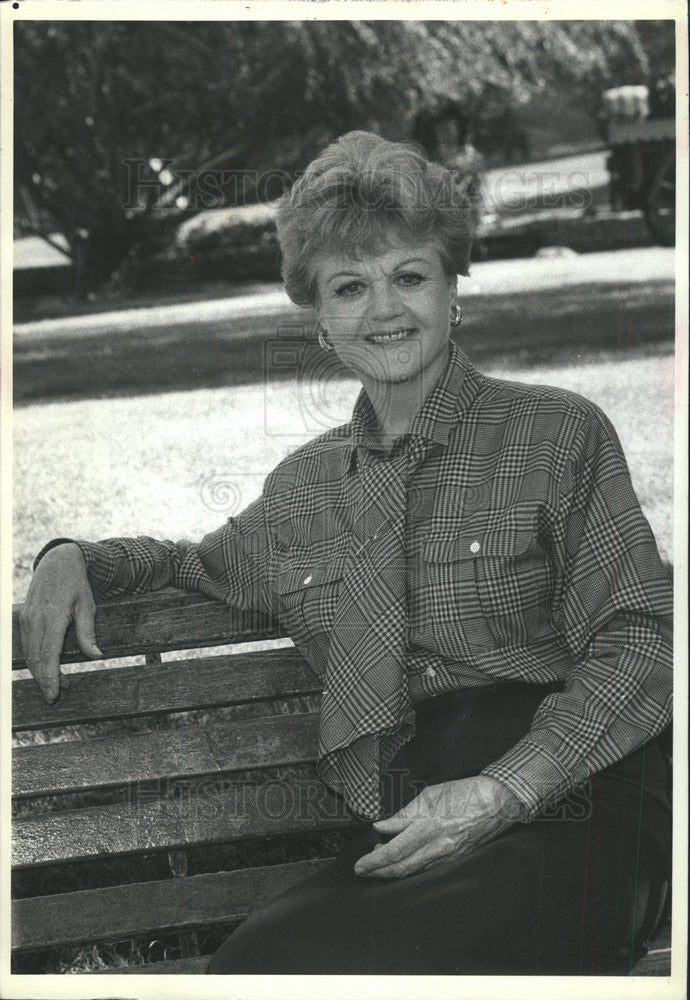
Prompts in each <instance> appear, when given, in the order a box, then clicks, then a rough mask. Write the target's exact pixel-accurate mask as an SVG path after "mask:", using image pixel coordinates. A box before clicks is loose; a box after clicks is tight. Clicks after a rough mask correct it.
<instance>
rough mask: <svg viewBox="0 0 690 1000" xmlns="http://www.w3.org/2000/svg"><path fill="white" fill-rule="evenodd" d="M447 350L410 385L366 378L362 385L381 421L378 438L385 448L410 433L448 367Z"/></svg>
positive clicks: (410, 381)
mask: <svg viewBox="0 0 690 1000" xmlns="http://www.w3.org/2000/svg"><path fill="white" fill-rule="evenodd" d="M449 351H450V346H449V347H448V349H447V350H444V351H442V352H441V353H440V354H439V355H438V357H437V358H434V359H433V361H432V362H431V363H430V364H429V365H428V366H426V367H424V368H423V369H422V370H421V371H420V372H419V374H418V375H417V376H416V377H415V378H414V379H410V380H409V381H406V382H378V381H377V380H375V379H368V378H363V379H362V385H363V386H364V389H365V391H366V393H367V396H368V397H369V399H370V401H371V405H372V407H373V409H374V412H375V413H376V419H377V422H378V428H379V431H378V438H379V441H380V442H381V444H382V445H383V446H384V447H386V446H387V447H390V446H392V444H393V441H394V440H395V439H396V438H399V437H402V436H403V434H407V432H408V431H409V429H410V427H411V425H412V421H413V420H414V418H415V417H416V416H417V414H418V413H419V411H420V410H421V408H422V406H423V405H424V403H425V402H426V400H427V398H428V396H429V395H430V394H431V392H432V391H433V390H434V388H435V387H436V386H437V385H438V382H439V380H440V379H441V376H442V375H443V373H444V371H445V370H446V366H447V364H448V354H449Z"/></svg>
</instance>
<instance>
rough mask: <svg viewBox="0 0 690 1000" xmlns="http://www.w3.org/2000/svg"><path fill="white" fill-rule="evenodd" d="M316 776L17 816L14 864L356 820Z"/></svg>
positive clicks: (205, 785) (277, 833)
mask: <svg viewBox="0 0 690 1000" xmlns="http://www.w3.org/2000/svg"><path fill="white" fill-rule="evenodd" d="M355 822H356V821H355V820H354V819H353V817H352V815H351V814H350V813H348V812H347V810H346V808H345V806H343V805H342V803H341V802H340V801H339V800H338V799H337V798H336V797H335V796H334V795H332V794H331V793H330V792H328V790H327V789H326V788H325V786H324V785H323V784H322V783H321V782H320V781H318V780H317V779H316V778H315V777H313V778H311V779H310V778H309V777H308V776H305V777H304V778H303V779H301V778H300V779H293V780H291V781H288V780H285V781H281V782H280V783H277V782H266V783H265V784H264V785H259V786H253V785H252V786H249V785H245V786H235V787H230V788H228V787H227V786H223V779H222V778H217V779H215V782H214V783H213V784H211V785H209V784H208V783H202V784H201V785H200V787H199V789H198V794H197V795H196V796H189V797H185V798H182V799H169V800H164V801H163V800H157V801H153V802H150V801H145V800H144V801H140V802H132V803H126V802H125V803H117V804H109V805H103V806H90V807H88V808H85V809H70V810H66V811H64V812H53V813H44V814H42V815H38V816H27V817H23V818H20V819H15V821H14V823H13V847H12V863H13V866H14V867H15V868H29V867H35V866H37V865H45V864H53V863H58V862H61V861H80V860H86V859H88V858H95V857H99V856H101V855H106V854H130V853H141V852H146V851H156V850H161V849H170V848H175V847H186V846H189V847H191V846H195V845H198V844H208V843H214V842H229V841H237V840H245V839H249V838H254V837H269V836H281V835H284V834H300V833H306V832H310V831H313V830H327V829H338V828H343V827H351V826H353V825H355Z"/></svg>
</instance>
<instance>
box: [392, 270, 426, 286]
mask: <svg viewBox="0 0 690 1000" xmlns="http://www.w3.org/2000/svg"><path fill="white" fill-rule="evenodd" d="M396 281H397V282H398V284H399V285H402V287H403V288H413V287H414V286H415V285H420V284H421V283H422V282H423V281H424V275H423V274H417V272H416V271H405V273H404V274H400V275H398V277H397V278H396Z"/></svg>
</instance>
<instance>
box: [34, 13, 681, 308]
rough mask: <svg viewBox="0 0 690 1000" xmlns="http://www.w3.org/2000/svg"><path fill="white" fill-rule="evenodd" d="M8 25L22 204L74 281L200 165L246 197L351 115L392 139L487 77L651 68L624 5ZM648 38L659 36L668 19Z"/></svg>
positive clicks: (132, 235)
mask: <svg viewBox="0 0 690 1000" xmlns="http://www.w3.org/2000/svg"><path fill="white" fill-rule="evenodd" d="M642 23H643V24H648V23H649V22H642ZM668 23H669V24H671V22H668ZM670 30H671V31H672V27H671V28H670ZM15 31H16V45H15V67H16V71H15V72H16V83H15V109H16V119H15V120H16V152H15V177H16V182H17V218H18V220H19V221H20V223H21V225H22V226H23V228H24V229H25V230H33V231H39V232H41V233H44V234H45V233H48V232H50V231H54V230H56V229H57V230H59V231H61V232H62V233H64V235H65V237H66V238H67V242H68V244H69V247H70V252H71V254H72V256H73V258H74V262H75V274H76V288H75V291H76V293H77V294H84V293H85V292H86V291H87V290H88V289H90V288H92V287H95V286H97V285H98V284H99V283H101V282H103V281H104V280H105V279H106V278H107V277H108V276H109V275H111V274H112V272H113V271H114V270H115V269H116V268H117V267H118V266H119V265H120V264H121V263H122V262H123V261H124V260H126V259H127V257H128V255H131V254H132V252H133V250H134V249H135V248H138V249H139V251H140V252H141V251H144V252H145V251H146V249H147V248H151V246H154V245H156V243H157V241H161V240H164V239H165V236H166V233H167V232H169V230H170V227H171V226H172V224H173V223H176V222H177V221H178V220H179V216H180V215H181V214H189V213H191V212H194V211H195V210H196V209H197V208H199V207H204V206H203V205H202V204H201V203H200V197H201V194H202V192H200V190H199V185H198V183H196V184H195V183H194V182H195V181H196V182H198V181H199V178H200V177H201V176H202V175H203V174H204V171H208V169H209V168H210V167H212V168H213V169H214V170H216V171H218V170H220V169H222V171H223V172H224V174H223V177H222V178H221V179H220V180H219V181H218V183H217V184H216V189H217V193H220V195H221V197H222V198H223V199H224V201H225V202H226V203H232V202H233V200H234V201H235V202H237V203H242V202H251V201H253V200H256V199H257V198H259V197H270V196H272V195H275V194H277V193H279V189H280V186H281V184H284V183H286V182H289V178H290V177H291V176H292V175H294V173H295V171H297V170H299V169H300V168H301V167H303V166H304V164H305V163H306V162H307V161H308V160H309V158H310V157H311V156H313V155H314V154H315V152H316V151H317V150H318V149H319V148H321V147H322V145H323V144H324V142H325V141H327V140H328V139H329V138H332V137H334V136H335V135H337V134H339V133H341V132H343V131H346V130H348V129H351V128H370V129H374V130H378V131H380V132H381V133H382V134H385V135H388V136H389V137H391V138H402V137H404V136H407V135H409V133H410V123H411V121H412V120H413V118H414V116H415V115H416V114H417V113H418V112H419V111H420V109H421V108H424V107H426V108H431V109H433V107H434V105H435V104H437V103H440V102H442V101H444V100H448V99H451V100H454V101H466V102H469V103H474V104H475V105H478V106H481V100H482V95H483V94H484V93H485V91H486V90H487V88H493V90H494V91H495V90H496V89H498V90H499V91H502V92H505V93H509V94H513V95H516V96H525V95H528V94H529V93H532V92H534V91H535V90H538V89H541V88H545V87H548V86H549V83H550V81H553V80H555V79H560V78H563V76H564V75H566V76H567V77H568V78H569V79H571V80H572V82H573V86H574V87H578V88H580V89H583V90H587V89H588V88H589V89H591V88H599V89H600V88H601V87H602V86H604V85H607V84H610V85H613V84H615V83H617V82H626V81H625V77H626V74H627V75H628V76H629V75H630V74H631V73H632V72H633V70H634V69H635V67H636V72H637V78H638V79H640V78H643V77H644V74H645V73H647V72H648V71H649V65H648V59H647V55H646V50H645V46H644V41H643V34H642V33H641V32H640V31H638V30H636V28H635V24H634V23H633V22H610V21H608V22H587V21H584V22H536V21H535V22H486V21H481V22H478V21H428V22H419V21H372V22H365V21H304V22H301V21H300V22H296V21H288V22H274V21H254V22H251V21H250V22H221V23H218V22H195V23H172V22H126V21H111V22H89V21H74V22H68V21H62V22H39V21H36V22H30V21H22V22H17V24H16V25H15ZM652 36H653V37H652ZM649 37H650V38H652V41H653V43H654V46H655V51H661V49H662V44H661V42H660V39H662V40H663V38H665V37H666V36H665V35H664V31H663V29H658V28H656V29H655V31H654V32H651V33H649ZM185 171H186V173H185ZM276 171H282V172H283V174H282V176H281V175H279V174H277V173H276ZM267 172H269V173H270V172H272V175H271V176H272V178H273V180H272V185H273V186H272V187H271V186H270V185H269V188H268V189H266V190H263V191H262V190H260V185H259V182H258V180H257V179H258V178H261V177H263V178H264V180H265V178H266V174H267ZM238 177H241V178H242V184H241V185H239V186H238V184H237V178H238ZM190 192H191V197H190ZM207 194H208V191H207Z"/></svg>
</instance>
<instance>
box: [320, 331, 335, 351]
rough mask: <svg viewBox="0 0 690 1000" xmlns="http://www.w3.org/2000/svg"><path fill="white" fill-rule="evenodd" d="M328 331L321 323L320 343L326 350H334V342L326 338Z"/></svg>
mask: <svg viewBox="0 0 690 1000" xmlns="http://www.w3.org/2000/svg"><path fill="white" fill-rule="evenodd" d="M327 333H328V331H327V330H326V328H325V327H323V326H321V324H319V344H320V345H321V348H322V349H323V350H324V351H332V350H333V349H334V348H333V344H332V343H331V342H330V340H327V339H326V335H327Z"/></svg>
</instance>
